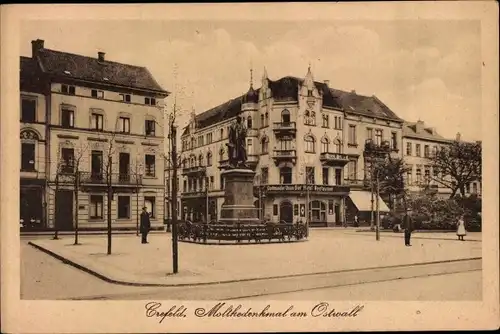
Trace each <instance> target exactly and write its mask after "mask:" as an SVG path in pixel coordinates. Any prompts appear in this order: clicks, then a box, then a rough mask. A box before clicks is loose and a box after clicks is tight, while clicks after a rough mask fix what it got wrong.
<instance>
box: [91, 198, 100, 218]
mask: <svg viewBox="0 0 500 334" xmlns="http://www.w3.org/2000/svg"><path fill="white" fill-rule="evenodd" d="M102 204H103V196H101V195H90V219H102V217H103V215H102Z"/></svg>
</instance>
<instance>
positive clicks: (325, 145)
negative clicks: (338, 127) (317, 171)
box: [321, 137, 330, 153]
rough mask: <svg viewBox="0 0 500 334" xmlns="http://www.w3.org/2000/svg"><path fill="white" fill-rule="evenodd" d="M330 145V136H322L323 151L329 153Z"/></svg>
mask: <svg viewBox="0 0 500 334" xmlns="http://www.w3.org/2000/svg"><path fill="white" fill-rule="evenodd" d="M329 145H330V141H329V140H328V138H326V137H323V138H321V153H329V147H328V146H329Z"/></svg>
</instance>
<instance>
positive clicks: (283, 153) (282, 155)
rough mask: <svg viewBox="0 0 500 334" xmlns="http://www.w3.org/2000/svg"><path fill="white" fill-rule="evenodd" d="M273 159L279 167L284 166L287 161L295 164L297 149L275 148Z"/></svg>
mask: <svg viewBox="0 0 500 334" xmlns="http://www.w3.org/2000/svg"><path fill="white" fill-rule="evenodd" d="M273 160H274V163H275V164H276V166H278V167H282V166H283V165H286V164H287V163H292V164H293V165H295V162H296V160H297V152H296V151H295V150H274V153H273Z"/></svg>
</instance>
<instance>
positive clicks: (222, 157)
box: [219, 146, 224, 162]
mask: <svg viewBox="0 0 500 334" xmlns="http://www.w3.org/2000/svg"><path fill="white" fill-rule="evenodd" d="M220 161H224V149H223V148H222V146H221V148H220V150H219V162H220Z"/></svg>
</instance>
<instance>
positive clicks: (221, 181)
mask: <svg viewBox="0 0 500 334" xmlns="http://www.w3.org/2000/svg"><path fill="white" fill-rule="evenodd" d="M219 182H220V189H221V190H224V176H223V175H220V176H219Z"/></svg>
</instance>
